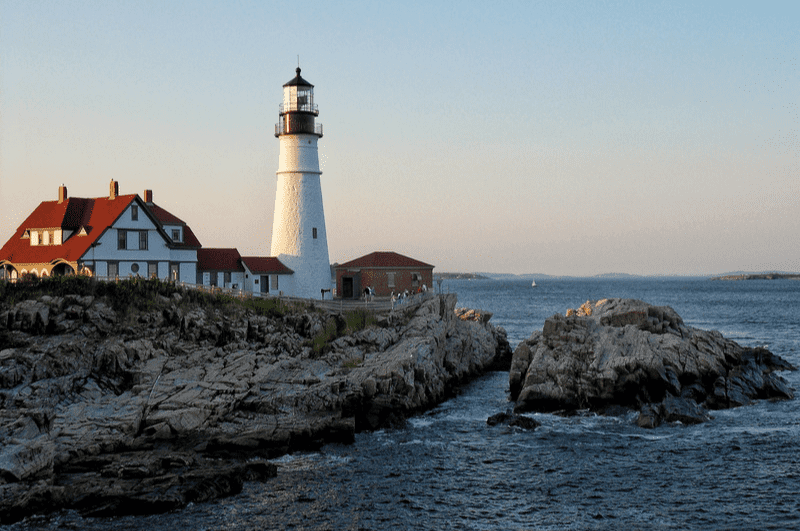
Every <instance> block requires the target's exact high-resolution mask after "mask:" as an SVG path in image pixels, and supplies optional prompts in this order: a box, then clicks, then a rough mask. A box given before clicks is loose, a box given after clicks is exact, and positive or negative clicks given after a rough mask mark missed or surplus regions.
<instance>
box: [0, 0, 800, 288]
mask: <svg viewBox="0 0 800 531" xmlns="http://www.w3.org/2000/svg"><path fill="white" fill-rule="evenodd" d="M798 5H800V4H798V3H796V2H785V3H773V2H745V3H735V2H684V3H675V2H594V3H593V2H532V1H531V2H500V3H489V2H420V3H408V2H403V3H402V4H401V3H397V4H387V3H380V2H376V3H352V2H349V3H348V2H344V3H342V2H336V3H334V2H325V3H322V2H301V3H297V2H197V1H187V2H177V1H175V2H168V1H158V2H140V1H137V2H108V1H98V2H88V1H87V2H36V1H24V2H17V1H11V0H0V239H2V240H3V241H5V240H6V239H7V238H8V237H10V236H11V233H12V232H13V230H14V229H15V228H16V227H17V226H18V225H19V224H20V223H21V222H22V221H23V219H24V218H25V217H26V216H27V214H28V213H30V212H31V211H32V210H33V209H34V208H35V206H36V205H37V204H38V203H39V202H40V201H43V200H52V199H56V198H57V188H58V186H59V185H60V184H62V183H64V184H66V185H67V187H68V189H69V193H70V195H73V196H82V197H96V196H100V195H104V194H105V193H107V190H108V181H109V180H110V179H111V178H114V179H116V180H118V181H119V182H120V191H121V192H122V193H133V192H138V193H140V194H141V193H142V190H144V189H145V188H151V189H153V190H154V195H155V199H156V202H157V203H159V204H161V205H162V206H164V207H165V208H167V209H169V210H170V211H172V212H173V213H174V214H176V215H178V216H179V217H181V218H182V219H184V220H185V221H186V222H187V223H189V224H190V225H191V226H192V228H193V229H194V231H195V233H196V234H197V235H198V237H199V239H200V241H201V242H202V243H203V245H204V246H206V247H237V248H238V249H239V250H240V252H242V254H264V255H266V254H268V253H269V243H270V242H269V240H270V236H271V227H272V213H273V208H274V198H275V171H276V169H277V166H278V160H277V159H278V140H277V139H276V138H275V137H274V136H273V132H274V124H275V122H276V121H277V116H278V104H279V103H280V101H281V86H282V85H283V84H284V83H285V82H286V81H288V80H289V79H291V78H292V77H293V76H294V68H295V67H296V66H297V56H298V55H299V56H300V66H301V67H302V69H303V77H304V78H306V79H308V80H309V81H310V82H311V83H313V84H314V85H315V98H316V102H317V103H318V104H319V109H320V116H319V120H318V121H319V122H320V123H322V124H323V126H324V130H325V136H324V137H323V138H322V139H321V141H320V160H321V163H322V171H323V176H322V179H323V195H324V201H325V215H326V221H327V231H328V238H329V241H328V244H329V249H330V258H331V261H338V262H342V261H345V260H349V259H352V258H355V257H357V256H359V255H361V254H366V253H368V252H371V251H373V250H387V249H388V250H395V251H397V252H400V253H403V254H407V255H410V256H413V257H415V258H418V259H420V260H423V261H426V262H429V263H432V264H434V265H436V267H437V270H438V271H492V272H512V273H533V272H541V273H548V274H565V275H591V274H596V273H604V272H624V273H633V274H710V273H720V272H724V271H732V270H773V269H778V270H793V271H797V270H800V245H798V244H797V242H798V235H799V234H800V175H799V167H798V136H797V135H798V94H800V68H799V63H798V60H799V59H800V57H798V55H800V32H798V29H797V28H798V27H800V16H798V15H800V7H798Z"/></svg>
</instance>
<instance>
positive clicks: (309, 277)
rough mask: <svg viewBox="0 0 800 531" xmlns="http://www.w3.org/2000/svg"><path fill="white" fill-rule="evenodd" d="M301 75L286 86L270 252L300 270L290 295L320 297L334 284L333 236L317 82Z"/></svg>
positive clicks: (279, 129) (278, 128) (278, 132)
mask: <svg viewBox="0 0 800 531" xmlns="http://www.w3.org/2000/svg"><path fill="white" fill-rule="evenodd" d="M296 72H297V75H296V76H295V77H294V79H292V80H291V81H289V82H288V83H286V84H285V85H284V86H283V103H281V104H280V109H279V118H278V120H279V121H278V123H277V124H275V136H276V137H278V140H279V141H280V155H279V156H278V171H277V175H278V179H277V181H278V185H277V186H278V188H277V191H276V194H275V216H274V218H273V222H272V248H271V250H270V254H271V255H272V256H275V257H277V258H278V259H279V260H280V261H281V262H282V263H283V264H284V265H286V266H287V267H288V268H289V269H291V270H293V271H294V274H293V275H292V277H293V278H292V280H291V281H290V282H291V283H293V284H294V285H293V286H292V285H284V286H281V290H282V291H283V292H284V293H286V294H287V295H293V296H296V297H304V298H309V299H311V298H314V299H316V298H319V297H320V296H321V290H323V289H324V290H328V289H330V287H331V270H330V262H329V260H328V237H327V234H326V231H325V212H324V210H323V208H322V187H321V184H320V176H321V175H322V172H321V171H319V155H318V153H317V142H318V141H319V139H320V138H322V125H321V124H317V123H316V117H317V116H318V115H319V110H318V109H317V105H316V104H315V103H314V85H312V84H311V83H309V82H308V81H306V80H305V79H303V78H302V77H300V68H297V70H296Z"/></svg>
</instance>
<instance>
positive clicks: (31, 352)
mask: <svg viewBox="0 0 800 531" xmlns="http://www.w3.org/2000/svg"><path fill="white" fill-rule="evenodd" d="M189 299H190V297H188V296H187V294H186V293H183V294H182V293H180V292H174V293H172V294H170V295H169V296H163V295H158V297H156V298H154V299H153V300H152V301H149V302H148V304H146V305H141V304H139V305H138V306H144V308H143V309H142V308H139V309H135V310H131V309H126V307H125V306H120V304H119V303H118V302H117V303H115V301H113V300H110V299H109V298H108V297H107V296H92V295H76V294H60V295H59V296H49V295H43V296H39V297H37V298H34V299H31V300H22V301H20V302H16V303H14V304H11V303H9V299H8V297H6V300H5V301H2V302H0V304H2V305H0V523H8V522H9V521H15V520H18V519H20V518H22V517H24V516H25V515H28V514H32V513H37V512H48V511H51V510H54V509H58V508H73V509H77V510H79V511H81V512H82V513H84V514H93V515H102V514H123V513H128V514H130V513H149V512H157V511H164V510H170V509H173V508H176V507H180V506H182V505H184V504H186V503H189V502H193V501H203V500H207V499H211V498H214V497H218V496H224V495H229V494H234V493H236V492H238V491H239V490H240V489H241V487H242V482H243V481H246V480H249V479H252V480H257V479H264V478H267V477H270V476H271V475H274V473H275V467H274V466H273V465H271V464H270V463H269V461H268V459H269V458H272V457H275V456H278V455H281V454H283V453H286V452H291V451H293V450H299V449H307V448H313V447H317V446H319V445H320V444H322V443H324V442H328V441H344V442H347V441H352V440H353V437H354V433H355V432H356V431H359V430H368V429H375V428H379V427H383V426H387V425H390V424H392V423H394V422H398V421H401V420H402V419H403V418H404V417H406V416H408V415H410V414H412V413H414V412H416V411H420V410H422V409H425V408H429V407H432V406H433V405H435V404H436V403H438V402H440V401H441V400H443V399H444V398H446V397H447V396H448V395H449V394H450V393H451V392H452V390H453V389H454V388H455V386H457V385H458V384H459V383H461V382H462V381H463V380H464V379H466V378H469V377H472V376H475V375H477V374H479V373H480V372H482V371H484V370H486V369H487V368H490V367H493V366H494V364H495V363H497V362H498V360H502V359H505V361H506V363H508V360H509V358H510V354H511V352H510V348H509V346H508V342H507V340H506V338H505V332H504V331H503V330H502V329H496V328H494V327H493V326H491V325H490V324H489V323H488V322H486V320H485V319H483V318H480V316H478V317H477V318H475V317H474V315H473V318H472V319H468V318H467V317H469V316H465V318H459V317H458V316H457V315H456V313H455V311H454V307H455V304H456V297H455V295H444V296H432V295H431V296H429V297H428V298H427V299H425V300H424V302H421V303H419V304H417V305H415V306H413V307H412V308H411V309H408V310H404V313H397V314H391V315H388V316H384V317H382V318H378V319H377V320H376V321H375V319H374V316H371V315H369V314H367V313H364V312H362V313H356V314H355V316H354V315H331V314H329V313H326V312H323V311H319V310H316V309H314V308H312V307H307V308H304V309H303V308H300V309H298V308H295V309H293V310H291V311H281V312H272V314H271V315H257V314H256V313H254V312H253V311H250V310H247V309H243V308H241V307H238V306H236V305H222V306H219V305H210V306H208V305H206V306H204V305H198V304H195V303H193V302H189ZM354 320H355V321H357V322H355V323H354ZM359 321H360V322H359ZM372 321H375V322H374V323H373V322H372Z"/></svg>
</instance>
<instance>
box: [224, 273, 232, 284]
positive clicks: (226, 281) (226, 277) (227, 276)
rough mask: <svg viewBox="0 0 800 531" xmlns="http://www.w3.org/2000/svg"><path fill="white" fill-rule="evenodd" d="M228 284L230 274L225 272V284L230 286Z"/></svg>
mask: <svg viewBox="0 0 800 531" xmlns="http://www.w3.org/2000/svg"><path fill="white" fill-rule="evenodd" d="M230 283H231V272H230V271H225V284H230Z"/></svg>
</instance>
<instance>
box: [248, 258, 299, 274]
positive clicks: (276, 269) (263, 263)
mask: <svg viewBox="0 0 800 531" xmlns="http://www.w3.org/2000/svg"><path fill="white" fill-rule="evenodd" d="M242 261H243V262H244V265H246V266H247V269H249V270H250V271H251V272H253V273H260V274H264V273H273V274H275V273H277V274H282V273H285V274H292V273H294V271H292V270H291V269H289V268H288V267H286V266H285V265H283V262H281V261H280V260H278V259H277V258H275V257H274V256H243V257H242Z"/></svg>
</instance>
